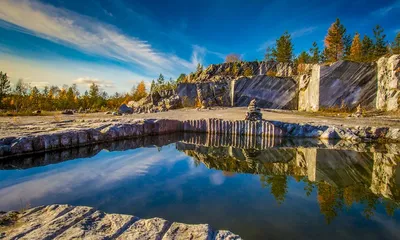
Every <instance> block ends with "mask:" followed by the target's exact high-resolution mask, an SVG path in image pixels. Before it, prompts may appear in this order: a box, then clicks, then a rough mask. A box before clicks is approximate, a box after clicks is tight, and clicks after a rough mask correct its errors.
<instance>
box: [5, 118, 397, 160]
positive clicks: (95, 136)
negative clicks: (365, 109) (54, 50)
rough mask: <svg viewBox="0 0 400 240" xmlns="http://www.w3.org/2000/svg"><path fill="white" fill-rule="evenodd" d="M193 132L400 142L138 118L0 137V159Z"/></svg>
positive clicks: (272, 124)
mask: <svg viewBox="0 0 400 240" xmlns="http://www.w3.org/2000/svg"><path fill="white" fill-rule="evenodd" d="M177 132H194V133H208V134H217V135H224V136H228V137H231V138H234V137H233V136H236V135H244V136H260V137H268V136H273V137H274V138H316V139H340V140H347V141H350V142H371V141H399V140H400V129H399V128H394V127H367V126H358V127H354V126H337V125H336V126H335V125H314V124H295V123H285V122H280V121H266V120H261V121H247V120H223V119H214V118H211V119H199V120H185V121H179V120H172V119H144V120H143V119H141V120H133V121H130V122H125V123H119V122H106V123H96V124H93V127H87V128H67V129H62V130H59V131H57V132H48V133H39V134H34V133H33V134H32V133H31V134H29V135H26V136H19V137H13V136H10V137H5V138H1V139H0V158H4V157H9V156H18V155H24V154H30V153H36V152H48V151H53V150H61V149H68V148H73V147H78V146H86V145H90V144H97V143H103V142H109V141H114V140H122V139H130V138H137V137H143V136H154V135H162V134H166V133H177Z"/></svg>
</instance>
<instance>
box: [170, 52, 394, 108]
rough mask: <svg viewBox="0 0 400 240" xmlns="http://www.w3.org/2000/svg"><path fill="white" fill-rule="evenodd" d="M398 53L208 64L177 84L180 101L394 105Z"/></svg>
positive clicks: (285, 105)
mask: <svg viewBox="0 0 400 240" xmlns="http://www.w3.org/2000/svg"><path fill="white" fill-rule="evenodd" d="M399 80H400V55H393V56H391V57H382V58H381V59H379V60H378V61H377V62H372V63H357V62H351V61H338V62H335V63H333V64H330V65H318V64H301V65H299V66H297V67H294V66H293V64H290V63H276V62H258V61H255V62H236V63H223V64H217V65H210V66H209V67H208V68H206V69H204V70H203V71H200V72H196V73H191V74H190V75H188V76H187V77H186V79H185V82H184V83H181V84H179V86H178V89H177V94H178V95H179V97H180V99H181V100H182V103H183V106H196V103H197V104H198V103H199V102H200V103H201V102H207V104H208V105H209V106H240V107H243V106H247V105H248V104H249V102H250V101H251V100H252V99H256V100H257V102H258V103H259V104H260V107H262V108H273V109H292V110H300V111H318V110H320V109H329V108H342V109H350V110H352V109H355V108H356V107H357V106H358V105H361V107H362V108H364V109H369V110H383V111H393V110H398V108H399V107H398V106H399V101H400V89H399V88H400V87H399Z"/></svg>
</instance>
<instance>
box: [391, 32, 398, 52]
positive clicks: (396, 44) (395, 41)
mask: <svg viewBox="0 0 400 240" xmlns="http://www.w3.org/2000/svg"><path fill="white" fill-rule="evenodd" d="M391 48H392V53H393V54H400V32H398V33H397V35H396V37H395V38H394V41H393V42H392V46H391Z"/></svg>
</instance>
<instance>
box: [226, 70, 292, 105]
mask: <svg viewBox="0 0 400 240" xmlns="http://www.w3.org/2000/svg"><path fill="white" fill-rule="evenodd" d="M232 85H233V87H234V89H233V90H232V97H231V98H232V101H233V106H237V107H244V106H247V105H248V104H249V103H250V101H251V100H252V99H256V100H257V103H258V106H259V107H262V108H273V109H297V83H296V82H295V80H293V79H292V78H278V77H270V76H266V75H258V76H255V77H251V78H247V77H242V78H239V79H237V80H234V81H233V84H232Z"/></svg>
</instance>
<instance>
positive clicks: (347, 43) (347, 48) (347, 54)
mask: <svg viewBox="0 0 400 240" xmlns="http://www.w3.org/2000/svg"><path fill="white" fill-rule="evenodd" d="M352 43H353V41H352V39H351V35H349V34H347V35H345V36H344V38H343V47H344V51H343V59H345V60H347V59H351V45H352Z"/></svg>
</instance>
